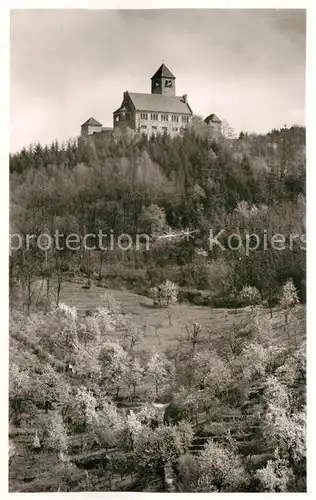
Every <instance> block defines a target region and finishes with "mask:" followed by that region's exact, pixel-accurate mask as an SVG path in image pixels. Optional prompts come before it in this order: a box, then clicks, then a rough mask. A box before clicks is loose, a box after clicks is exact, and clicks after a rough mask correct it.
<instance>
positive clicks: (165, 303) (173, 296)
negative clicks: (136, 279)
mask: <svg viewBox="0 0 316 500" xmlns="http://www.w3.org/2000/svg"><path fill="white" fill-rule="evenodd" d="M149 296H150V297H151V298H152V299H153V302H154V305H155V306H159V307H169V306H171V305H172V304H175V303H176V302H177V301H178V296H179V288H178V285H176V283H173V282H172V281H170V280H166V281H165V282H164V283H162V284H161V285H159V286H154V287H152V288H151V289H150V290H149Z"/></svg>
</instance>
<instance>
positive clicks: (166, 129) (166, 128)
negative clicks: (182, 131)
mask: <svg viewBox="0 0 316 500" xmlns="http://www.w3.org/2000/svg"><path fill="white" fill-rule="evenodd" d="M140 128H141V130H147V128H148V127H147V125H141V126H140ZM151 129H152V130H154V131H155V130H157V127H156V125H152V127H151ZM161 130H162V131H163V132H168V127H161ZM172 131H173V132H178V131H179V128H178V127H173V128H172Z"/></svg>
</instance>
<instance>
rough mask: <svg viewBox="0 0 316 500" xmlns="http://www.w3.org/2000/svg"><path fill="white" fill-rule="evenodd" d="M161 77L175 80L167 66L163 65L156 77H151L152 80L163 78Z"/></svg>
mask: <svg viewBox="0 0 316 500" xmlns="http://www.w3.org/2000/svg"><path fill="white" fill-rule="evenodd" d="M161 77H164V78H175V76H174V75H173V74H172V73H171V71H170V69H168V68H167V66H166V65H165V64H162V65H161V66H160V68H159V69H158V70H157V71H156V73H155V74H154V76H152V77H151V80H153V78H161Z"/></svg>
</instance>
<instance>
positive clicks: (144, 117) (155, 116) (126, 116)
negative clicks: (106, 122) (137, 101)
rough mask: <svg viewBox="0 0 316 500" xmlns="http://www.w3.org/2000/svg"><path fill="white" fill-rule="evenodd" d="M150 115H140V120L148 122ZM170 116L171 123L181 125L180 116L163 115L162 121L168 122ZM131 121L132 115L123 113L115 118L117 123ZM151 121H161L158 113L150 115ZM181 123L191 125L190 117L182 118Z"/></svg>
mask: <svg viewBox="0 0 316 500" xmlns="http://www.w3.org/2000/svg"><path fill="white" fill-rule="evenodd" d="M148 114H149V113H140V119H141V120H148ZM169 116H171V121H173V122H175V123H179V118H180V116H179V115H168V114H161V115H160V120H161V121H162V122H167V121H169ZM130 119H131V115H130V113H121V114H120V115H117V116H116V117H115V121H117V122H118V121H123V120H130ZM150 119H151V120H154V121H158V120H159V115H158V113H150ZM181 121H182V123H189V117H188V116H181Z"/></svg>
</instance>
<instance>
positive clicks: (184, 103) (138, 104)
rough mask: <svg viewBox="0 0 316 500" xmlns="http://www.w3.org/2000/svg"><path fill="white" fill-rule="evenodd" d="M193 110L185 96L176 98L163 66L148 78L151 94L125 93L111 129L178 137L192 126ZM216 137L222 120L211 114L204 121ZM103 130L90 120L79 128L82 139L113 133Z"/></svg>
mask: <svg viewBox="0 0 316 500" xmlns="http://www.w3.org/2000/svg"><path fill="white" fill-rule="evenodd" d="M192 117H193V111H192V108H191V107H190V105H189V102H188V96H187V95H186V94H185V95H183V96H177V95H176V77H175V76H174V75H173V74H172V73H171V71H170V70H169V69H168V68H167V66H166V65H165V64H162V65H161V66H160V68H159V69H158V70H157V71H156V73H155V74H154V75H153V76H152V77H151V94H144V93H136V92H129V91H128V90H126V92H124V93H123V100H122V104H121V105H120V107H119V108H118V109H117V110H116V111H114V113H113V129H114V128H116V127H120V128H125V127H128V128H129V129H131V130H134V131H135V132H138V133H140V134H146V135H147V136H151V135H156V134H163V133H168V134H169V135H171V136H174V135H177V134H181V133H182V132H183V131H184V129H185V128H186V127H187V126H188V125H189V124H190V123H191V121H192ZM204 121H205V123H207V124H208V125H209V126H210V127H212V130H214V132H215V133H219V132H220V131H221V123H222V122H221V120H220V119H219V118H218V116H216V115H215V114H214V113H212V114H210V115H209V116H208V117H207V118H205V120H204ZM113 129H111V128H109V127H103V126H102V123H100V122H98V121H97V120H95V118H92V117H91V118H89V120H87V121H86V122H85V123H83V124H82V125H81V135H82V136H89V135H92V134H94V133H99V132H105V131H111V130H113Z"/></svg>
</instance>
